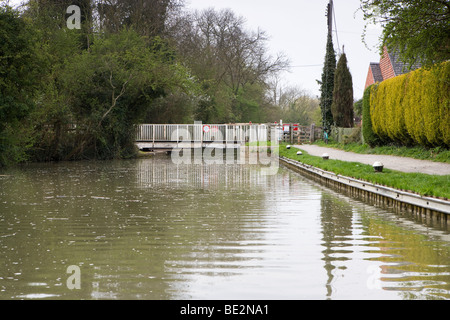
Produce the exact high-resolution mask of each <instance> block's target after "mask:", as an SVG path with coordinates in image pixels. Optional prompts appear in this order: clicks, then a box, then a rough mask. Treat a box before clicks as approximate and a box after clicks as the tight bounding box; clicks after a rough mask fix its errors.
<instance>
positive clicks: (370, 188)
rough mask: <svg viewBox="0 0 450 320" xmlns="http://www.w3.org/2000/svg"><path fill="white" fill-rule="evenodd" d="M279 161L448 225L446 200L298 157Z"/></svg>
mask: <svg viewBox="0 0 450 320" xmlns="http://www.w3.org/2000/svg"><path fill="white" fill-rule="evenodd" d="M280 161H281V162H282V163H284V164H285V165H286V166H287V167H289V168H291V169H293V170H294V171H297V172H300V173H302V174H304V175H305V176H307V177H309V178H311V179H313V180H315V181H318V182H320V183H321V184H322V185H325V186H327V187H331V188H333V189H337V190H338V191H339V192H343V193H346V194H348V195H349V196H351V197H354V198H357V199H359V200H362V201H364V202H367V203H370V204H372V205H375V206H380V207H384V208H389V209H394V210H395V211H397V212H409V213H411V214H413V215H415V216H417V217H420V218H423V219H426V220H430V221H433V222H437V223H440V224H442V225H450V219H449V215H450V201H446V200H441V199H436V198H430V197H422V196H420V195H417V194H414V193H409V192H405V191H400V190H396V189H393V188H389V187H385V186H380V185H376V184H373V183H370V182H366V181H362V180H357V179H354V178H349V177H345V176H341V175H337V174H335V173H333V172H329V171H325V170H322V169H319V168H316V167H313V166H310V165H306V164H303V163H301V162H299V161H295V160H292V159H288V158H285V157H280Z"/></svg>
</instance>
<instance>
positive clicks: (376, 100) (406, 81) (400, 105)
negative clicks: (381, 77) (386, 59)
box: [370, 61, 450, 148]
mask: <svg viewBox="0 0 450 320" xmlns="http://www.w3.org/2000/svg"><path fill="white" fill-rule="evenodd" d="M449 86H450V61H447V62H444V63H441V64H439V65H437V66H435V67H433V68H431V69H429V70H426V69H419V70H416V71H413V72H410V73H407V74H404V75H401V76H398V77H395V78H392V79H388V80H385V81H383V82H381V83H380V84H377V85H373V86H371V88H370V116H371V121H372V126H373V132H374V133H375V134H376V135H378V136H379V138H381V139H382V140H385V141H392V142H396V143H400V144H404V145H413V144H418V145H422V146H425V147H438V146H444V147H447V148H448V147H449V146H450V99H449V96H450V93H449V89H450V88H449Z"/></svg>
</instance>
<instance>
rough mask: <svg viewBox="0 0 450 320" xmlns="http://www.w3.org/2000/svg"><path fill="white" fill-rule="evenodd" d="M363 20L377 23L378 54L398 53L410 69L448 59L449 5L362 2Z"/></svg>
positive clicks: (436, 0) (415, 0)
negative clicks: (380, 28)
mask: <svg viewBox="0 0 450 320" xmlns="http://www.w3.org/2000/svg"><path fill="white" fill-rule="evenodd" d="M361 9H362V11H363V13H364V19H365V20H366V21H368V22H370V23H372V22H373V23H380V24H381V25H382V26H383V34H382V38H381V43H380V52H383V51H382V50H383V46H384V45H386V46H387V47H388V49H389V50H390V51H398V52H399V53H400V55H401V57H402V58H403V60H404V61H405V62H407V63H408V64H409V66H410V67H412V66H413V65H415V64H416V63H417V62H420V63H422V65H426V66H430V65H433V64H435V63H438V62H442V61H446V60H448V59H449V58H450V48H449V45H448V44H449V43H450V2H449V1H447V0H427V1H423V0H361Z"/></svg>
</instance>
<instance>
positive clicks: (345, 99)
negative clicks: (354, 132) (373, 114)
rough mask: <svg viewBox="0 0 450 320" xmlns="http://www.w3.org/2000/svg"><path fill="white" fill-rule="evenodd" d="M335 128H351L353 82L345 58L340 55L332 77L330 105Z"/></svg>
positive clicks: (343, 54) (344, 55)
mask: <svg viewBox="0 0 450 320" xmlns="http://www.w3.org/2000/svg"><path fill="white" fill-rule="evenodd" d="M331 111H332V113H333V119H334V123H335V125H336V126H338V127H341V128H353V123H354V121H353V117H354V114H353V80H352V75H351V73H350V70H349V68H348V65H347V56H346V54H345V53H342V54H341V56H340V57H339V61H338V64H337V67H336V73H335V75H334V90H333V103H332V105H331Z"/></svg>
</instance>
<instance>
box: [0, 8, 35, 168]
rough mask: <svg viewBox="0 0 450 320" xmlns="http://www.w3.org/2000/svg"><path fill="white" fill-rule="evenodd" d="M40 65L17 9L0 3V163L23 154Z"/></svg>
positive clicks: (28, 139) (14, 159) (17, 159)
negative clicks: (28, 118) (28, 116)
mask: <svg viewBox="0 0 450 320" xmlns="http://www.w3.org/2000/svg"><path fill="white" fill-rule="evenodd" d="M40 65H41V62H40V61H39V59H38V58H37V51H36V47H35V33H34V32H33V30H32V29H31V28H30V27H29V25H27V23H26V22H25V21H24V19H22V18H21V17H19V13H18V12H17V11H15V10H13V9H12V8H11V7H9V6H3V5H2V6H0V166H1V165H4V164H7V163H11V162H15V161H19V160H23V159H24V158H25V157H26V150H27V148H28V146H29V143H30V141H31V140H30V139H31V137H30V136H29V128H28V126H27V122H26V117H27V115H28V114H29V113H30V112H31V111H32V110H33V109H34V105H35V104H34V98H35V96H36V94H37V86H36V82H37V80H38V79H39V74H40Z"/></svg>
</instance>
